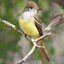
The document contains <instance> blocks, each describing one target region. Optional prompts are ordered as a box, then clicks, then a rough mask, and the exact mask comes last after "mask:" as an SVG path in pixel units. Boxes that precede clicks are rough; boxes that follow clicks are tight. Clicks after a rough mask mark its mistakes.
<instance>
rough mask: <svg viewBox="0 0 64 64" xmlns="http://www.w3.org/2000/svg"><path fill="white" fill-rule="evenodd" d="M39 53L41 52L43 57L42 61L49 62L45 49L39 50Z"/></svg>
mask: <svg viewBox="0 0 64 64" xmlns="http://www.w3.org/2000/svg"><path fill="white" fill-rule="evenodd" d="M41 51H42V55H43V57H44V59H45V60H47V61H49V58H48V55H47V52H46V49H45V48H41Z"/></svg>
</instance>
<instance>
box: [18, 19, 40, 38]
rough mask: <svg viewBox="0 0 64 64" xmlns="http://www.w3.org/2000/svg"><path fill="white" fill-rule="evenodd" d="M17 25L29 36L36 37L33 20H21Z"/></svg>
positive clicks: (37, 33) (36, 31)
mask: <svg viewBox="0 0 64 64" xmlns="http://www.w3.org/2000/svg"><path fill="white" fill-rule="evenodd" d="M19 25H20V28H21V29H22V30H23V31H24V33H26V34H27V35H29V36H32V37H33V36H34V37H38V36H39V32H38V30H37V28H36V26H35V24H34V18H31V19H29V20H24V19H22V18H20V19H19Z"/></svg>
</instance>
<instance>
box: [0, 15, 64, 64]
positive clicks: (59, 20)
mask: <svg viewBox="0 0 64 64" xmlns="http://www.w3.org/2000/svg"><path fill="white" fill-rule="evenodd" d="M0 22H1V23H3V24H5V25H7V26H9V27H11V28H13V29H14V30H16V31H17V32H19V33H20V34H24V33H23V32H22V31H21V30H19V29H18V28H17V27H16V26H15V25H13V24H11V23H10V22H8V21H5V20H2V19H1V18H0ZM63 22H64V14H60V15H57V16H55V17H54V18H53V19H52V20H51V23H50V24H49V25H48V26H47V27H46V28H45V29H44V32H46V33H44V35H43V36H41V37H39V38H37V39H32V38H30V41H31V42H32V43H33V47H32V49H31V50H30V52H29V53H28V54H27V55H26V56H25V57H24V58H23V59H22V60H21V61H19V62H18V64H22V63H23V62H24V61H26V59H27V58H28V57H29V56H30V55H31V54H32V53H33V52H34V51H35V49H36V48H37V47H38V48H41V47H43V46H39V45H37V42H38V41H40V40H41V39H44V38H45V37H48V36H49V35H50V34H51V29H53V28H54V27H55V26H57V25H59V24H61V23H63ZM43 48H44V47H43Z"/></svg>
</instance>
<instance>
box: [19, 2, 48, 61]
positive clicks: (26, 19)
mask: <svg viewBox="0 0 64 64" xmlns="http://www.w3.org/2000/svg"><path fill="white" fill-rule="evenodd" d="M39 10H41V9H40V8H39V7H38V5H37V4H36V3H35V2H34V1H28V2H27V4H26V6H25V8H24V10H23V13H22V14H21V16H20V18H19V25H20V28H21V29H22V30H23V32H24V33H25V34H26V35H28V36H30V37H32V38H34V39H36V38H38V37H40V36H42V35H43V31H42V25H41V22H40V19H39V18H38V15H37V13H38V11H39ZM37 44H38V45H39V46H44V40H41V41H39V42H37ZM41 51H42V54H43V57H44V58H45V59H46V60H47V61H49V58H48V56H47V52H46V49H45V48H41Z"/></svg>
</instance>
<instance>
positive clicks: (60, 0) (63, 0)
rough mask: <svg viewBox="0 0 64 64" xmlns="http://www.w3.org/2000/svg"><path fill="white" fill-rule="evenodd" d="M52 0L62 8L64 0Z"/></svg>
mask: <svg viewBox="0 0 64 64" xmlns="http://www.w3.org/2000/svg"><path fill="white" fill-rule="evenodd" d="M52 1H54V2H55V3H57V4H59V5H60V6H61V7H63V8H64V0H52Z"/></svg>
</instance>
